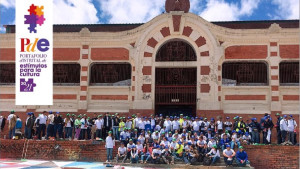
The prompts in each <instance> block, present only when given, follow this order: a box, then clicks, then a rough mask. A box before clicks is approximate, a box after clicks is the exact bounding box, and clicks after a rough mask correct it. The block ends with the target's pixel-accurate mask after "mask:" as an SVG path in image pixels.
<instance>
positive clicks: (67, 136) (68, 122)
mask: <svg viewBox="0 0 300 169" xmlns="http://www.w3.org/2000/svg"><path fill="white" fill-rule="evenodd" d="M64 123H65V139H69V140H72V125H71V123H72V119H71V117H70V114H69V113H68V114H67V117H66V118H65V119H64Z"/></svg>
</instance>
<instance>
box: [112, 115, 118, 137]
mask: <svg viewBox="0 0 300 169" xmlns="http://www.w3.org/2000/svg"><path fill="white" fill-rule="evenodd" d="M119 124H120V118H119V117H118V115H117V114H115V115H112V130H113V135H114V137H115V138H116V140H119Z"/></svg>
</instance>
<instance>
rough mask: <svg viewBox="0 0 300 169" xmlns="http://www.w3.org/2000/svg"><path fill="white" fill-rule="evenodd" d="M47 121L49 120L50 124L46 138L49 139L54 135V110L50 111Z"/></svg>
mask: <svg viewBox="0 0 300 169" xmlns="http://www.w3.org/2000/svg"><path fill="white" fill-rule="evenodd" d="M47 121H48V126H47V135H46V140H48V139H49V137H54V114H53V112H52V111H49V114H48V117H47Z"/></svg>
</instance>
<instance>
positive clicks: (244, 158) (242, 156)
mask: <svg viewBox="0 0 300 169" xmlns="http://www.w3.org/2000/svg"><path fill="white" fill-rule="evenodd" d="M235 161H236V163H237V165H238V166H239V167H246V165H247V164H249V163H250V162H249V161H248V154H247V153H246V151H244V147H243V146H239V150H238V151H237V152H236V160H235Z"/></svg>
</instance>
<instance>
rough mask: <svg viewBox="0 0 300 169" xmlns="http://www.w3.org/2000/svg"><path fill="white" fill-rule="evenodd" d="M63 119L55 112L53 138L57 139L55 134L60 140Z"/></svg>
mask: <svg viewBox="0 0 300 169" xmlns="http://www.w3.org/2000/svg"><path fill="white" fill-rule="evenodd" d="M63 122H64V121H63V119H62V117H61V116H60V113H59V112H56V114H55V117H54V138H55V139H56V138H57V133H58V136H59V138H60V139H62V138H63V134H62V131H63Z"/></svg>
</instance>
